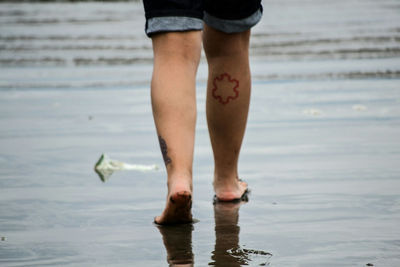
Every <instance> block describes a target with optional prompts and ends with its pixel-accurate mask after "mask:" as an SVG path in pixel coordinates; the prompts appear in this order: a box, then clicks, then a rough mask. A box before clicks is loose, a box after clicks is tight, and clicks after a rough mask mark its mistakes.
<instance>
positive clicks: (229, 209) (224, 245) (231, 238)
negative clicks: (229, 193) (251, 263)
mask: <svg viewBox="0 0 400 267" xmlns="http://www.w3.org/2000/svg"><path fill="white" fill-rule="evenodd" d="M242 203H244V202H239V203H223V202H222V203H216V204H215V205H214V217H215V250H214V251H213V253H212V254H213V255H212V257H211V259H212V260H213V261H212V262H211V263H209V265H214V266H232V267H234V266H242V265H243V264H246V262H247V260H248V259H247V255H246V253H243V251H242V250H240V249H239V231H240V227H239V226H238V220H239V208H240V205H241V204H242Z"/></svg>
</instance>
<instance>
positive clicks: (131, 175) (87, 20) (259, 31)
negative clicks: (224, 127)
mask: <svg viewBox="0 0 400 267" xmlns="http://www.w3.org/2000/svg"><path fill="white" fill-rule="evenodd" d="M264 7H265V13H264V18H263V21H262V22H261V23H260V24H259V25H258V26H257V27H256V28H254V30H253V39H252V44H251V55H252V57H251V60H252V72H253V75H254V76H253V77H254V78H253V91H252V106H251V110H250V114H249V123H248V128H247V131H246V136H245V140H244V144H243V149H242V154H241V159H240V173H241V175H242V178H243V179H245V180H246V181H247V182H248V183H249V185H250V188H251V190H252V192H251V195H250V197H249V198H250V199H249V202H248V203H243V204H242V205H241V206H239V205H217V206H213V204H212V197H213V191H212V185H211V178H212V173H213V169H212V168H213V166H212V152H211V147H210V143H209V140H208V135H207V127H206V122H205V79H206V72H207V69H206V65H205V62H204V59H202V63H201V65H200V68H199V75H198V81H197V85H198V86H197V96H198V121H197V131H196V147H195V161H194V203H193V215H194V217H195V218H196V219H197V220H198V222H197V223H195V224H193V225H189V226H186V227H168V228H166V227H157V226H155V225H154V224H153V223H152V220H153V217H154V216H156V215H159V213H160V212H161V211H162V208H163V207H164V201H165V199H164V198H165V194H166V188H165V182H166V181H165V174H164V170H163V167H162V166H163V162H162V157H161V155H160V152H159V147H158V143H157V142H158V141H157V136H156V134H155V130H154V124H153V120H152V115H151V107H150V98H149V89H148V86H149V80H150V77H151V43H150V41H149V40H148V39H147V38H146V37H145V35H144V33H143V25H144V19H143V11H142V6H141V3H140V2H121V3H112V4H111V3H94V2H90V3H57V4H54V3H53V4H52V3H36V4H4V3H2V4H0V15H1V16H0V68H1V71H0V126H1V127H0V166H1V168H0V265H4V266H46V265H49V266H58V265H61V266H68V265H69V266H94V265H96V266H127V265H131V266H168V265H169V264H170V265H171V266H174V265H178V266H179V264H186V266H191V265H194V266H207V265H215V266H243V265H246V264H247V265H249V266H367V264H370V265H369V266H372V265H373V266H398V265H400V255H399V253H398V252H399V250H400V228H399V227H398V223H399V221H400V165H399V162H400V142H399V136H400V86H399V85H400V83H399V82H400V79H399V78H400V74H399V73H400V52H399V49H400V39H399V38H400V30H399V29H400V15H399V14H400V13H399V10H400V5H399V4H398V2H397V1H394V0H391V1H336V2H334V3H331V2H329V3H328V2H323V1H314V0H308V1H306V0H304V1H269V2H266V3H265V4H264ZM102 153H107V154H108V155H110V157H112V158H114V159H117V160H120V161H124V162H128V163H132V164H145V165H151V164H157V165H159V166H161V167H162V168H161V169H160V170H159V171H150V172H138V171H119V172H115V173H113V174H112V175H111V177H110V178H109V179H108V180H106V182H103V181H102V180H101V179H100V178H99V176H98V175H97V174H96V173H95V172H94V171H93V167H94V164H95V163H96V161H97V159H98V158H99V157H100V155H101V154H102ZM371 264H372V265H371ZM183 266H185V265H183Z"/></svg>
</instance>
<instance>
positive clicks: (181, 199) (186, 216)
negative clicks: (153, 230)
mask: <svg viewBox="0 0 400 267" xmlns="http://www.w3.org/2000/svg"><path fill="white" fill-rule="evenodd" d="M174 189H175V190H171V193H169V194H168V197H167V203H166V206H165V209H164V211H163V213H162V214H161V215H160V216H157V217H156V218H154V222H155V223H157V224H180V223H190V222H192V221H193V219H192V193H191V190H190V189H183V188H182V187H181V188H179V187H175V188H174Z"/></svg>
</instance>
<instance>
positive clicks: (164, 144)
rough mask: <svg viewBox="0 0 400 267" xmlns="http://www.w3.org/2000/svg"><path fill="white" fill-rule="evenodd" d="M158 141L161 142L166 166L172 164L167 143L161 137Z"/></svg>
mask: <svg viewBox="0 0 400 267" xmlns="http://www.w3.org/2000/svg"><path fill="white" fill-rule="evenodd" d="M158 141H159V142H160V148H161V153H162V156H163V159H164V163H165V166H167V165H168V164H170V163H171V162H172V160H171V158H170V157H168V147H167V143H166V142H165V140H164V138H162V137H161V135H159V136H158Z"/></svg>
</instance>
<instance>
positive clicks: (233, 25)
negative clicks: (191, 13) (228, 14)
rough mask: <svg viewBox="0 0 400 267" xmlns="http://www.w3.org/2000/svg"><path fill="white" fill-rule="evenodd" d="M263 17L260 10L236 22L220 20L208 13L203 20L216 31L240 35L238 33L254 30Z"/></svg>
mask: <svg viewBox="0 0 400 267" xmlns="http://www.w3.org/2000/svg"><path fill="white" fill-rule="evenodd" d="M261 17H262V9H261V8H260V9H258V10H257V11H256V12H254V13H253V14H252V15H250V16H248V17H247V18H244V19H235V20H228V19H220V18H217V17H215V16H213V15H210V14H209V13H207V12H204V17H203V20H204V23H206V24H207V25H208V26H210V27H212V28H214V29H216V30H219V31H222V32H225V33H238V32H244V31H246V30H248V29H250V28H252V27H253V26H254V25H256V24H257V23H258V22H259V21H260V20H261Z"/></svg>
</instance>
